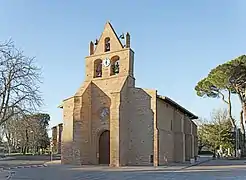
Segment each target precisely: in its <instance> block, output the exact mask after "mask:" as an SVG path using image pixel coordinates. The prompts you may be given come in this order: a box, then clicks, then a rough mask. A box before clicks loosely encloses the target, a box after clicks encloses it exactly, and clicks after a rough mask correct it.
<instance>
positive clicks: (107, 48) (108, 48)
mask: <svg viewBox="0 0 246 180" xmlns="http://www.w3.org/2000/svg"><path fill="white" fill-rule="evenodd" d="M104 47H105V50H104V51H105V52H108V51H110V38H109V37H107V38H105V45H104Z"/></svg>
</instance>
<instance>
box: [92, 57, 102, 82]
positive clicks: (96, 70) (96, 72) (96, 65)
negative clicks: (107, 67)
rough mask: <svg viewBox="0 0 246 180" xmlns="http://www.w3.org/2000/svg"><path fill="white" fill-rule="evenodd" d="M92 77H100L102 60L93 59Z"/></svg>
mask: <svg viewBox="0 0 246 180" xmlns="http://www.w3.org/2000/svg"><path fill="white" fill-rule="evenodd" d="M94 77H95V78H97V77H102V60H101V59H97V60H95V61H94Z"/></svg>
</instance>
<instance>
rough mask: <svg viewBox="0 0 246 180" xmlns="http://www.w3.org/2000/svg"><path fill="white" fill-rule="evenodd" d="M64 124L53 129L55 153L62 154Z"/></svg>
mask: <svg viewBox="0 0 246 180" xmlns="http://www.w3.org/2000/svg"><path fill="white" fill-rule="evenodd" d="M62 131H63V124H62V123H60V124H58V125H57V126H54V127H52V144H53V148H52V151H53V153H57V154H61V144H62V143H61V142H62V134H63V133H62Z"/></svg>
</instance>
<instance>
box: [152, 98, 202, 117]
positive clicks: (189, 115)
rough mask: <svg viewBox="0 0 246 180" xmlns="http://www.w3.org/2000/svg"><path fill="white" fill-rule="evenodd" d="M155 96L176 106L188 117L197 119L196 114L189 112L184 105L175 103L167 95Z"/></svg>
mask: <svg viewBox="0 0 246 180" xmlns="http://www.w3.org/2000/svg"><path fill="white" fill-rule="evenodd" d="M157 98H159V99H161V100H163V101H165V102H167V103H168V104H170V105H171V106H173V107H175V108H177V109H178V110H179V111H181V112H182V113H184V114H186V115H187V116H188V117H189V118H190V119H198V117H197V116H196V115H194V114H193V113H191V112H190V111H188V110H187V109H185V108H184V107H182V106H181V105H179V104H178V103H176V102H175V101H173V100H172V99H170V98H169V97H166V96H161V95H157Z"/></svg>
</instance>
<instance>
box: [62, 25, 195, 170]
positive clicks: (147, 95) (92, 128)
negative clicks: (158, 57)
mask: <svg viewBox="0 0 246 180" xmlns="http://www.w3.org/2000/svg"><path fill="white" fill-rule="evenodd" d="M134 60H135V59H134V51H133V50H132V49H131V38H130V34H129V33H126V34H125V35H124V34H122V35H121V36H118V35H117V34H116V32H115V31H114V29H113V27H112V25H111V24H110V23H109V22H107V23H106V25H105V27H104V30H103V32H102V34H101V37H100V38H99V39H98V40H96V42H90V44H89V56H87V57H85V80H84V82H83V83H82V85H81V87H80V88H79V89H78V90H77V92H76V93H75V94H74V95H73V96H72V97H70V98H68V99H65V100H63V102H62V104H61V105H60V106H59V107H60V108H62V109H63V131H62V136H61V137H62V143H61V162H62V164H81V165H97V164H107V165H109V166H113V167H118V166H131V165H152V166H159V165H166V164H168V163H170V162H184V161H186V160H190V159H191V158H194V157H195V156H196V155H197V126H196V124H195V123H194V122H193V119H197V116H196V115H194V114H193V113H191V112H190V111H188V110H186V109H185V108H184V107H182V106H180V105H179V104H177V103H176V102H174V101H173V100H171V99H170V98H168V97H165V96H161V95H159V94H158V93H157V90H155V89H143V88H140V87H136V86H135V75H134Z"/></svg>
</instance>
